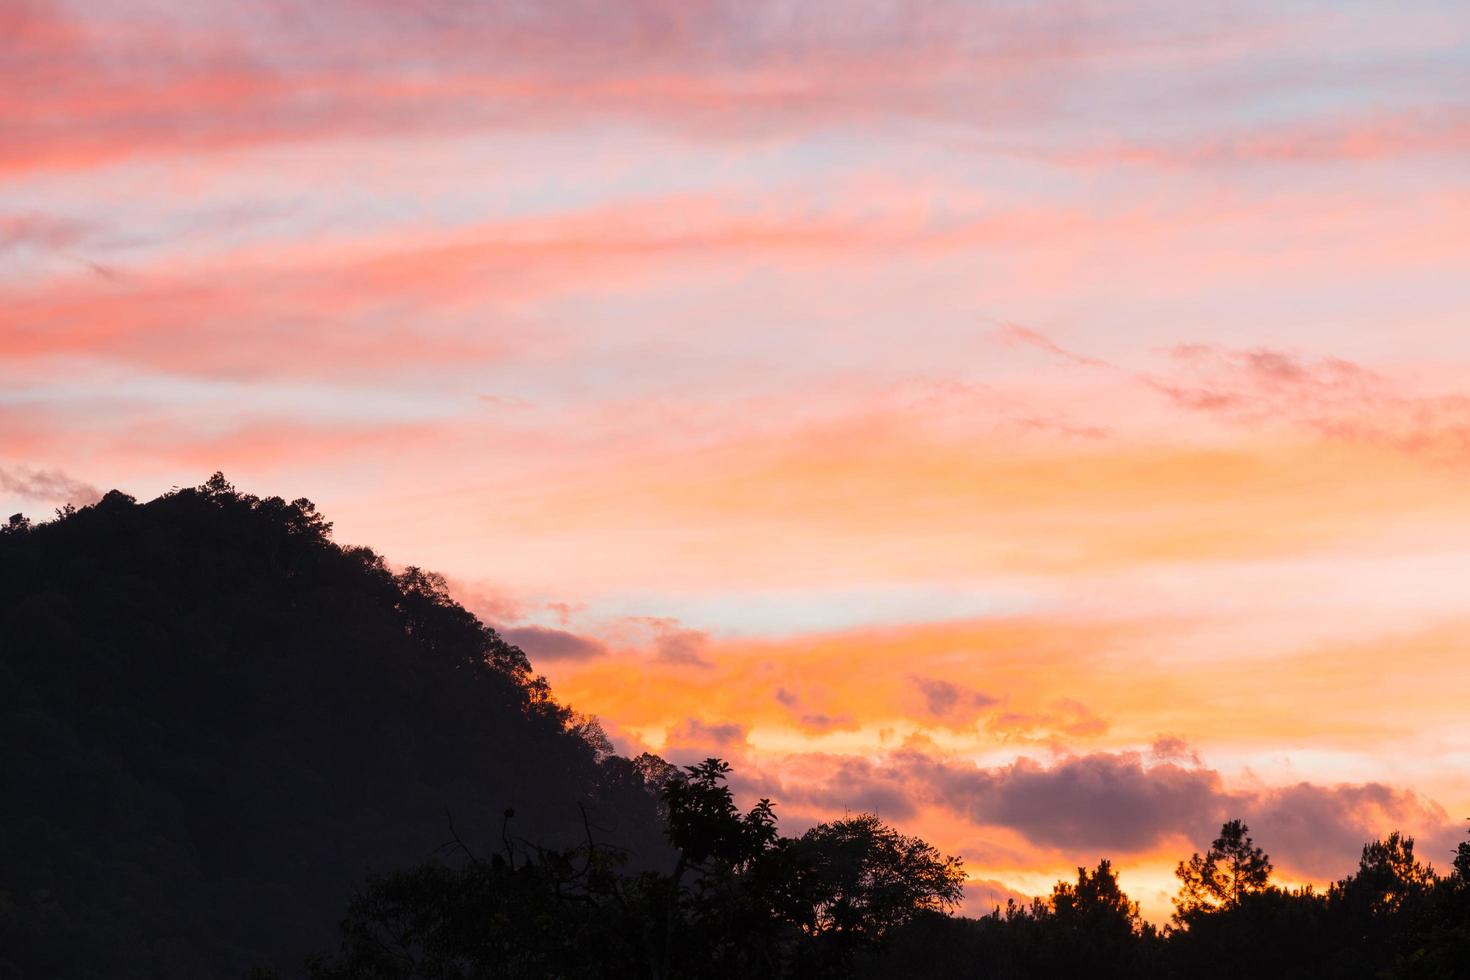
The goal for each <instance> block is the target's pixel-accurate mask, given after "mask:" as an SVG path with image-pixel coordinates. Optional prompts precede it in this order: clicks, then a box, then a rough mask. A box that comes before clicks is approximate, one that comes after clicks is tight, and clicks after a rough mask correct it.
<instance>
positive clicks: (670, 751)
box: [660, 718, 747, 763]
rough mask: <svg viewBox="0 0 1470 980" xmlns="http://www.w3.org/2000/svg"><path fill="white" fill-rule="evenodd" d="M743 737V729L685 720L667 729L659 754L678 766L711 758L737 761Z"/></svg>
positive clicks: (744, 733)
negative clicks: (678, 764)
mask: <svg viewBox="0 0 1470 980" xmlns="http://www.w3.org/2000/svg"><path fill="white" fill-rule="evenodd" d="M746 735H747V730H746V728H745V726H744V725H736V724H719V725H711V724H706V723H705V722H702V721H700V720H699V719H698V718H685V719H684V720H683V721H681V722H679V723H678V724H677V725H675V726H674V727H672V728H670V729H669V731H668V735H667V736H665V738H664V747H663V750H662V752H661V753H660V754H661V755H663V756H665V757H667V758H668V759H670V760H671V761H673V762H678V763H686V762H697V761H699V760H701V759H708V758H711V757H717V758H721V759H739V758H740V757H741V756H743V755H744V754H745V749H746V741H745V738H746Z"/></svg>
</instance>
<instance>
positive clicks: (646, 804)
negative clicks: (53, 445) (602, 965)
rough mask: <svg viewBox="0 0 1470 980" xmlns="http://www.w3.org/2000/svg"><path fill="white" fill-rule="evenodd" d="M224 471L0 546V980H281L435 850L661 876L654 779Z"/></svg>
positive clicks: (495, 648) (514, 673)
mask: <svg viewBox="0 0 1470 980" xmlns="http://www.w3.org/2000/svg"><path fill="white" fill-rule="evenodd" d="M329 527H330V525H328V524H327V522H326V521H324V520H323V519H322V518H321V516H320V515H318V514H317V513H316V510H315V508H314V507H313V506H312V504H311V502H310V501H307V500H296V501H292V502H287V501H285V500H282V499H280V498H264V499H261V498H256V497H253V496H249V495H245V494H240V493H237V492H235V491H234V490H233V489H232V488H231V487H230V486H229V485H228V484H227V483H225V481H224V479H223V478H222V477H216V478H215V479H213V480H211V481H210V482H209V483H207V484H205V485H204V486H202V487H198V488H194V489H186V490H181V491H178V492H175V493H171V494H169V495H166V496H164V497H161V498H159V499H157V500H153V501H151V502H149V503H145V504H139V503H136V502H135V501H134V500H133V499H132V498H130V497H127V496H125V495H123V494H120V493H116V492H114V493H110V494H108V495H107V496H106V497H105V498H103V499H102V501H101V502H99V503H98V504H96V505H95V506H92V507H87V508H83V509H81V510H78V511H67V512H65V513H64V514H63V515H61V517H60V519H58V520H55V521H51V522H47V523H45V524H41V525H37V526H34V527H32V526H30V525H28V524H27V523H25V522H24V521H21V520H18V519H13V520H12V521H11V522H10V523H9V524H8V525H3V528H4V530H3V531H0V746H3V753H4V755H3V762H4V764H3V766H0V976H3V977H26V978H32V977H35V978H47V977H67V978H73V977H108V978H114V977H150V978H151V977H165V978H167V977H188V978H195V977H210V976H238V975H239V974H240V973H241V972H243V971H244V970H245V969H246V968H248V967H249V966H251V965H253V964H270V965H275V966H277V967H280V968H286V969H289V970H291V971H295V972H299V970H300V965H301V963H302V960H303V957H304V956H305V955H306V954H307V953H308V952H310V951H311V950H315V949H322V948H324V947H327V946H330V945H331V944H332V943H333V942H334V941H335V936H336V930H335V927H336V924H337V922H338V921H339V920H340V918H341V915H342V910H343V909H344V908H345V907H346V904H347V902H348V899H349V897H350V896H351V894H352V891H353V889H354V888H355V887H356V886H357V884H358V883H360V882H361V881H362V880H363V878H364V877H365V876H366V875H368V874H369V873H371V872H373V871H390V870H392V869H395V868H401V867H408V866H411V865H415V864H418V863H419V862H421V861H423V860H424V859H425V858H426V857H428V856H429V855H430V854H432V853H433V852H434V850H435V848H436V847H438V846H439V845H440V844H442V843H444V841H445V840H446V839H448V838H450V836H451V831H450V820H451V816H452V819H453V820H454V821H455V822H456V824H457V826H458V834H459V835H460V836H462V837H463V838H464V839H465V840H467V841H471V842H473V841H477V840H478V841H484V842H486V844H487V846H488V843H489V842H494V841H498V839H499V834H500V815H501V813H502V811H504V810H505V808H506V807H509V806H513V807H515V808H516V810H517V812H518V814H519V816H518V817H517V819H516V827H517V828H518V830H519V833H520V834H521V835H522V836H526V837H529V838H531V839H534V840H537V841H539V842H543V843H545V844H547V845H548V846H550V845H558V846H560V845H564V844H567V843H571V842H575V841H577V840H579V839H581V838H582V836H583V834H584V828H583V818H582V810H581V809H579V806H578V804H579V803H580V804H582V806H584V807H585V808H586V812H587V813H588V815H589V819H591V820H593V821H595V822H596V824H597V826H598V827H600V828H602V830H601V831H600V832H599V833H600V835H601V837H602V839H604V840H607V841H610V842H612V843H615V844H617V845H619V846H622V847H625V848H627V849H628V852H629V853H630V854H631V855H633V857H634V859H635V861H636V860H641V861H643V862H644V863H645V864H646V865H647V866H656V865H658V864H659V862H663V863H664V864H665V865H671V864H672V861H673V854H672V851H671V849H670V848H669V847H668V845H667V843H666V841H665V840H664V838H663V835H662V833H661V822H660V819H659V815H658V806H659V803H658V800H657V796H656V790H655V789H654V788H651V787H650V786H649V784H648V782H647V779H646V776H647V773H646V771H645V770H644V769H643V768H641V767H640V766H639V765H638V764H636V763H634V762H631V761H629V760H626V759H619V758H616V757H611V756H609V755H608V753H607V747H606V739H605V737H603V736H601V735H600V732H599V730H598V729H597V728H596V727H595V724H592V723H590V722H588V721H587V720H586V719H582V718H579V717H577V716H575V715H573V714H572V713H571V712H569V711H568V710H567V709H566V708H564V707H562V706H561V705H559V704H557V703H556V702H555V701H554V700H553V699H552V697H551V694H550V691H549V690H548V689H547V686H546V684H545V682H544V681H543V680H542V679H541V678H539V677H536V676H535V675H534V674H533V673H532V672H531V669H530V665H529V664H528V663H527V662H526V658H525V656H524V655H523V654H522V653H521V651H520V650H518V649H517V648H515V647H514V646H511V645H509V644H507V643H505V642H504V641H503V640H502V639H501V638H500V637H499V636H498V635H496V634H495V633H494V631H492V630H490V629H487V628H486V627H484V626H483V625H481V624H480V623H479V622H478V621H477V620H476V619H475V618H474V617H473V616H472V615H470V614H469V613H468V612H466V611H465V610H464V609H463V608H461V607H460V606H459V605H457V604H456V603H454V602H453V601H452V600H451V599H450V598H449V596H448V595H447V593H446V590H445V587H444V583H443V581H442V580H441V579H439V578H437V577H436V576H433V575H429V574H426V573H424V572H421V571H419V570H417V569H409V570H407V571H405V572H402V573H399V574H395V573H394V572H392V571H390V570H389V569H388V568H387V567H386V566H385V565H384V563H383V560H382V559H381V558H379V557H378V556H377V555H376V554H374V553H373V552H372V551H370V550H368V549H366V548H344V547H339V546H337V545H335V544H333V543H332V542H331V541H330V540H329V538H328V531H329Z"/></svg>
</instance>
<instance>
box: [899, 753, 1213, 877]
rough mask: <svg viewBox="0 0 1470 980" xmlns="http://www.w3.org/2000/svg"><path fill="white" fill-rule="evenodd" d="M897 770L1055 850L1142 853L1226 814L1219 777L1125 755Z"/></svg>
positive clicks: (946, 800) (960, 808) (917, 762)
mask: <svg viewBox="0 0 1470 980" xmlns="http://www.w3.org/2000/svg"><path fill="white" fill-rule="evenodd" d="M901 764H902V766H903V768H904V771H905V775H906V776H907V777H908V778H910V779H913V780H914V781H915V783H916V785H917V787H918V788H920V789H921V790H922V791H927V792H929V793H931V794H932V797H933V801H934V802H936V803H939V804H941V805H943V806H946V807H948V808H949V809H951V810H953V811H955V812H957V813H960V814H962V815H963V816H965V817H967V818H969V819H970V820H972V821H974V822H975V823H977V824H983V825H999V826H1003V827H1010V828H1012V829H1014V830H1016V831H1018V832H1020V833H1021V834H1023V835H1024V836H1026V837H1027V838H1028V839H1029V840H1031V841H1033V842H1035V843H1038V844H1042V845H1045V846H1048V847H1054V848H1058V849H1077V848H1081V849H1084V850H1095V851H1099V852H1104V853H1109V852H1111V853H1132V852H1138V851H1144V850H1148V849H1149V848H1150V847H1153V846H1154V845H1155V844H1157V843H1159V842H1160V841H1162V840H1164V839H1166V838H1169V837H1172V836H1174V835H1177V834H1185V833H1189V832H1190V831H1191V830H1195V829H1196V828H1198V827H1200V826H1204V827H1209V826H1211V825H1216V826H1218V824H1219V822H1220V821H1221V820H1222V819H1223V816H1224V814H1225V812H1226V809H1225V807H1224V805H1223V804H1224V798H1223V790H1222V788H1221V784H1220V777H1219V775H1218V774H1217V773H1215V772H1212V771H1209V770H1201V769H1185V768H1183V767H1181V766H1178V765H1174V764H1173V763H1163V764H1159V765H1156V766H1153V767H1152V768H1145V767H1144V765H1143V763H1142V760H1141V759H1140V758H1139V757H1138V756H1137V755H1134V754H1129V753H1123V754H1118V755H1111V754H1107V753H1098V754H1095V755H1089V756H1081V757H1078V758H1073V759H1068V760H1065V761H1063V762H1061V763H1059V764H1057V765H1055V766H1053V767H1051V768H1047V767H1044V766H1042V765H1040V764H1039V763H1036V762H1033V761H1032V760H1030V759H1018V760H1017V761H1016V762H1014V763H1012V764H1011V765H1009V766H1003V767H999V768H995V769H981V768H979V767H976V766H965V765H956V764H953V763H949V762H940V761H935V760H933V759H930V758H926V757H915V756H909V757H908V758H907V760H906V761H904V762H902V763H901Z"/></svg>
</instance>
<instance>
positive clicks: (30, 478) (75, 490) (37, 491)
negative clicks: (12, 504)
mask: <svg viewBox="0 0 1470 980" xmlns="http://www.w3.org/2000/svg"><path fill="white" fill-rule="evenodd" d="M0 493H10V494H14V495H15V496H17V497H24V498H26V499H27V500H38V501H41V502H43V503H65V504H77V505H82V506H84V505H86V504H95V503H96V502H97V501H99V500H101V499H102V494H101V493H99V492H98V491H97V488H96V487H94V486H92V485H91V484H90V483H84V482H82V481H81V480H77V479H74V478H73V477H70V476H67V475H66V474H65V473H63V472H61V471H60V470H37V469H30V468H29V467H25V466H0Z"/></svg>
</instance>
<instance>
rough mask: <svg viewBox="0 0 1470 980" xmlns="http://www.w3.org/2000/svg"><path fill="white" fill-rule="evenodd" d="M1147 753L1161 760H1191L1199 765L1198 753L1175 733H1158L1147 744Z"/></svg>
mask: <svg viewBox="0 0 1470 980" xmlns="http://www.w3.org/2000/svg"><path fill="white" fill-rule="evenodd" d="M1149 755H1150V756H1152V757H1153V758H1155V759H1158V760H1159V761H1161V762H1192V763H1194V764H1195V765H1200V764H1201V763H1200V757H1199V753H1198V752H1196V751H1194V749H1193V748H1192V747H1191V746H1190V744H1189V743H1188V742H1186V741H1185V740H1184V739H1182V738H1180V737H1179V736H1177V735H1160V736H1159V737H1158V738H1156V739H1154V743H1153V745H1151V746H1149Z"/></svg>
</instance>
